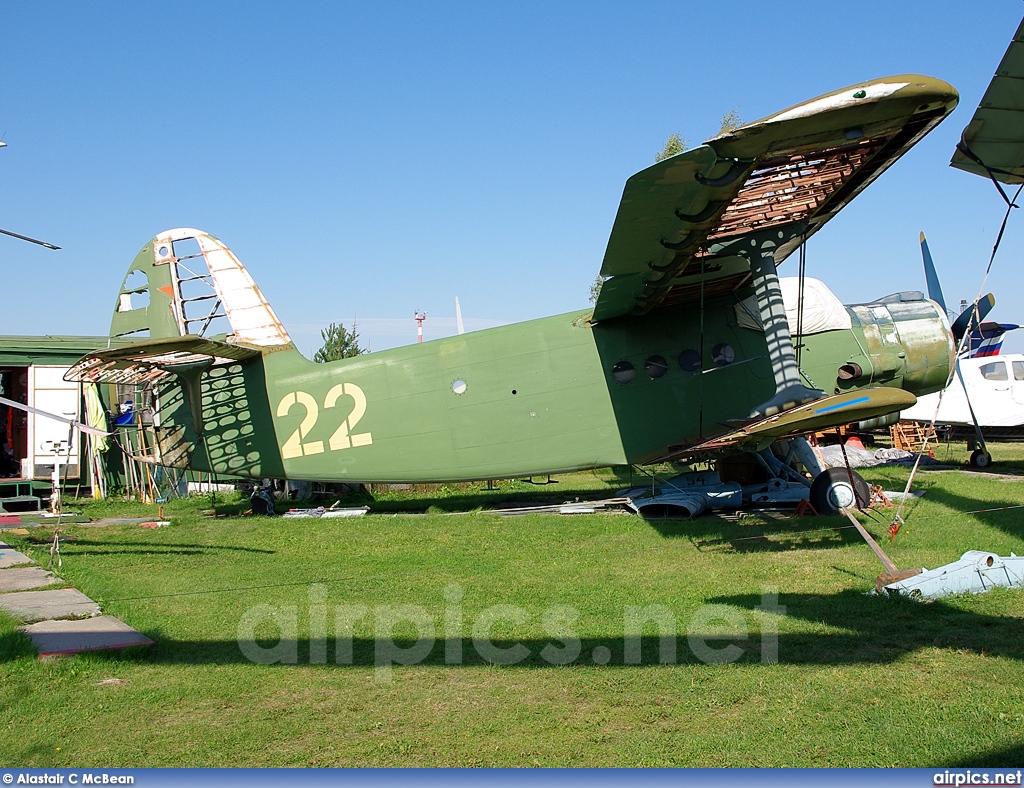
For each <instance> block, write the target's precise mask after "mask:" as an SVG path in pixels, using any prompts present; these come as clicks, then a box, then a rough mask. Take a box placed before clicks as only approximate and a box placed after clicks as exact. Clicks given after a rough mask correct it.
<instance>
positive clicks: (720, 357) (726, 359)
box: [711, 342, 736, 367]
mask: <svg viewBox="0 0 1024 788" xmlns="http://www.w3.org/2000/svg"><path fill="white" fill-rule="evenodd" d="M711 360H712V361H714V362H715V364H716V366H719V367H727V366H729V365H730V364H731V363H732V362H734V361H735V360H736V351H735V350H733V349H732V345H730V344H729V343H728V342H719V343H718V344H717V345H715V346H714V347H713V348H711Z"/></svg>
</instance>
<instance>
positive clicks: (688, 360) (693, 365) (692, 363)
mask: <svg viewBox="0 0 1024 788" xmlns="http://www.w3.org/2000/svg"><path fill="white" fill-rule="evenodd" d="M679 368H680V369H681V370H683V372H697V371H699V370H700V353H698V352H697V351H696V350H693V349H692V348H689V349H687V350H684V351H683V352H682V353H680V354H679Z"/></svg>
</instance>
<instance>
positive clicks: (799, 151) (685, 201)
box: [594, 75, 957, 320]
mask: <svg viewBox="0 0 1024 788" xmlns="http://www.w3.org/2000/svg"><path fill="white" fill-rule="evenodd" d="M956 103H957V92H956V90H955V89H954V88H953V87H952V86H951V85H949V84H947V83H945V82H942V81H940V80H937V79H932V78H930V77H923V76H917V75H904V76H897V77H888V78H886V79H880V80H875V81H873V82H865V83H863V84H860V85H853V86H851V87H848V88H845V89H843V90H839V91H836V92H834V93H829V94H828V95H825V96H821V97H820V98H816V99H813V100H812V101H808V102H806V103H804V104H800V105H798V106H796V107H792V108H790V109H788V110H784V111H782V112H779V113H776V114H775V115H771V116H769V117H767V118H763V119H761V120H758V121H755V122H753V123H749V124H747V125H745V126H742V127H740V128H738V129H735V130H733V131H730V132H726V133H724V134H720V135H719V136H717V137H714V138H713V139H710V140H708V141H707V142H706V143H705V144H704V145H702V146H701V147H699V148H695V149H694V150H691V151H687V152H686V153H682V154H680V155H678V156H673V157H672V158H669V159H666V160H665V161H662V162H659V163H658V164H655V165H654V166H653V167H648V168H647V169H646V170H642V171H640V172H638V173H637V174H636V175H634V176H633V177H632V178H630V179H629V180H628V181H627V182H626V187H625V189H624V191H623V194H622V201H621V202H620V204H619V211H618V214H617V215H616V217H615V223H614V225H613V226H612V232H611V237H610V238H609V239H608V249H607V251H606V252H605V257H604V263H603V265H602V267H601V274H602V275H603V276H605V277H611V278H610V279H609V280H608V281H606V282H605V283H604V285H603V286H602V288H601V295H600V297H599V298H598V301H597V305H596V307H595V309H594V320H607V319H609V318H614V317H618V316H620V315H626V314H637V315H638V314H644V313H646V312H649V311H650V310H651V309H654V308H655V307H657V306H662V305H670V304H680V303H687V302H691V301H696V300H698V299H699V298H700V297H701V294H703V296H704V297H705V298H706V297H710V296H713V295H717V294H720V293H725V292H730V291H732V290H735V289H737V288H738V287H741V286H742V285H743V284H744V283H745V282H746V281H747V279H748V278H749V276H750V264H749V263H748V261H747V257H746V256H745V255H741V254H738V251H739V247H740V244H741V243H742V242H743V240H744V239H745V238H746V237H747V236H749V235H750V234H751V233H755V232H761V231H767V230H775V229H778V230H782V231H784V232H783V233H782V235H781V236H780V237H781V238H782V239H783V240H782V241H780V243H779V246H778V248H777V249H776V251H775V259H776V263H779V262H781V261H782V260H784V259H785V258H786V257H787V256H788V255H789V254H790V252H792V251H793V250H794V249H795V248H797V246H799V244H800V243H801V241H802V240H803V239H805V238H807V237H808V236H810V235H812V234H813V233H815V232H816V231H817V230H818V229H819V228H820V227H821V226H822V225H823V224H824V223H825V222H827V221H828V220H829V219H830V218H832V216H834V215H835V214H836V213H837V212H838V211H839V210H840V209H841V208H842V207H843V206H844V205H846V204H847V203H848V202H849V201H850V200H852V199H853V198H854V197H855V196H856V195H857V194H858V193H859V192H860V191H861V190H862V189H863V188H864V187H865V186H867V185H868V184H869V183H870V182H871V181H872V180H874V179H875V178H876V177H878V175H880V174H881V173H882V172H883V171H884V170H885V169H886V168H887V167H888V166H889V165H890V164H892V163H893V162H894V161H896V159H898V158H899V157H900V156H901V155H902V154H903V153H904V152H905V151H907V150H908V149H909V148H910V147H911V146H912V145H914V143H916V142H917V141H918V140H919V139H920V138H921V137H923V136H924V135H925V134H926V133H927V132H928V131H930V130H931V129H932V128H933V127H934V126H935V125H936V124H938V123H939V122H940V121H941V120H942V119H943V118H944V117H945V116H946V115H947V114H948V113H949V112H950V111H951V110H952V109H953V107H955V106H956Z"/></svg>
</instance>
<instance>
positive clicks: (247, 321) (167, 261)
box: [110, 227, 291, 348]
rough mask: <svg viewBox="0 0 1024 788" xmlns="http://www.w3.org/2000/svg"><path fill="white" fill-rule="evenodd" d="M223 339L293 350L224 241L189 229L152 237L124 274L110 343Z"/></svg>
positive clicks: (286, 333) (268, 308)
mask: <svg viewBox="0 0 1024 788" xmlns="http://www.w3.org/2000/svg"><path fill="white" fill-rule="evenodd" d="M223 335H226V339H227V341H228V342H231V343H238V344H242V345H249V346H255V347H257V348H265V347H272V346H276V345H288V344H291V338H290V337H289V336H288V332H287V331H285V329H284V326H283V325H281V321H280V320H278V319H277V315H275V314H274V310H273V309H271V308H270V304H268V303H267V300H266V299H265V298H264V297H263V293H261V292H260V289H259V288H258V287H257V286H256V283H255V282H254V281H253V280H252V277H251V276H249V272H248V271H246V270H245V267H244V266H243V265H242V264H241V263H240V262H239V260H238V258H237V257H235V255H234V254H233V253H232V252H231V250H230V249H229V248H228V247H227V246H226V245H225V244H224V243H223V242H221V241H220V240H219V239H218V238H215V237H214V236H212V235H210V234H209V233H204V232H202V231H201V230H194V229H191V228H187V227H185V228H179V229H176V230H167V231H165V232H162V233H160V234H159V235H157V236H156V237H154V238H152V239H151V240H150V241H149V243H147V244H146V245H145V246H144V247H142V249H141V250H140V251H139V253H138V254H137V255H136V256H135V260H134V261H133V262H132V264H131V266H130V267H129V269H128V273H127V274H126V275H125V279H124V282H123V283H122V285H121V292H120V293H119V294H118V298H117V303H116V304H115V306H114V315H113V318H112V319H111V321H110V336H111V337H124V338H129V339H131V338H137V339H146V338H149V339H166V338H172V337H186V336H200V337H210V338H213V337H218V336H223Z"/></svg>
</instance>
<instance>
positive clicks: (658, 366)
mask: <svg viewBox="0 0 1024 788" xmlns="http://www.w3.org/2000/svg"><path fill="white" fill-rule="evenodd" d="M644 372H646V373H647V376H648V377H650V378H653V379H654V380H657V379H658V378H663V377H665V373H667V372H668V362H667V361H666V360H665V358H664V356H650V357H649V358H648V359H647V360H646V361H645V362H644Z"/></svg>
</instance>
